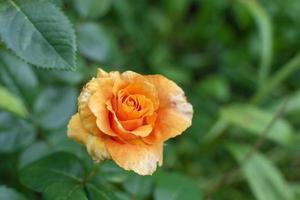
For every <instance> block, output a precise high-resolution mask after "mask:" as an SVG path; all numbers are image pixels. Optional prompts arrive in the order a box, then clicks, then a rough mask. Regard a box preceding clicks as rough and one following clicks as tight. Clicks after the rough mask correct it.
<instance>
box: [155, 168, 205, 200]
mask: <svg viewBox="0 0 300 200" xmlns="http://www.w3.org/2000/svg"><path fill="white" fill-rule="evenodd" d="M155 181H156V188H155V190H154V199H155V200H165V199H168V200H179V199H180V200H182V199H189V200H201V199H202V194H201V192H200V187H198V186H197V185H196V184H195V183H194V182H193V181H192V180H191V179H190V178H188V177H186V176H184V175H181V174H177V173H165V172H161V173H157V174H156V175H155Z"/></svg>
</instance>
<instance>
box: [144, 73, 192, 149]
mask: <svg viewBox="0 0 300 200" xmlns="http://www.w3.org/2000/svg"><path fill="white" fill-rule="evenodd" d="M146 78H147V79H148V80H149V81H150V82H151V83H152V84H154V85H155V86H156V89H157V91H158V98H159V102H160V105H159V108H158V110H157V119H156V123H155V126H154V130H153V132H152V133H151V134H150V135H149V136H148V137H146V138H144V141H147V142H150V143H153V142H155V141H156V140H159V141H165V140H168V139H169V138H172V137H175V136H177V135H180V134H181V133H183V131H185V130H186V129H187V128H188V127H189V126H191V124H192V117H193V107H192V105H191V104H190V103H188V102H187V100H186V97H185V95H184V92H183V90H182V89H181V88H180V87H179V86H178V85H176V83H174V82H173V81H171V80H169V79H167V78H165V77H163V76H161V75H150V76H146Z"/></svg>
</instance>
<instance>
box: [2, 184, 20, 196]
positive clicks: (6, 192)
mask: <svg viewBox="0 0 300 200" xmlns="http://www.w3.org/2000/svg"><path fill="white" fill-rule="evenodd" d="M0 199H3V200H5V199H7V200H25V197H24V196H23V195H22V194H20V193H19V192H17V191H16V190H15V189H12V188H8V187H6V186H4V185H0Z"/></svg>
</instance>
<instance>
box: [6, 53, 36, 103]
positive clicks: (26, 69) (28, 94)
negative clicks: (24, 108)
mask: <svg viewBox="0 0 300 200" xmlns="http://www.w3.org/2000/svg"><path fill="white" fill-rule="evenodd" d="M0 82H1V83H2V84H3V85H4V86H6V87H7V88H8V89H9V91H11V92H12V93H14V94H16V95H18V96H19V97H20V98H22V99H23V101H24V103H27V104H31V103H32V101H33V100H34V99H35V96H36V94H37V89H38V80H37V77H36V75H35V73H34V71H33V69H32V66H30V65H28V64H27V63H25V62H24V61H22V60H20V59H19V58H18V57H17V56H15V55H13V54H12V53H10V52H8V51H4V50H1V51H0Z"/></svg>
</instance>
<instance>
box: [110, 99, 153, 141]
mask: <svg viewBox="0 0 300 200" xmlns="http://www.w3.org/2000/svg"><path fill="white" fill-rule="evenodd" d="M106 105H107V109H108V110H109V111H110V113H111V115H112V117H111V118H112V119H111V120H110V122H111V126H112V127H113V130H114V131H115V132H117V133H118V134H119V135H120V136H121V137H123V138H124V139H133V138H135V136H141V137H146V136H147V135H149V134H150V133H151V131H152V125H151V124H146V125H142V126H140V127H138V128H136V129H134V130H132V131H129V130H126V129H125V128H124V127H123V125H122V123H121V122H120V121H119V119H118V117H117V115H116V113H115V111H114V110H113V108H112V105H111V102H110V101H108V102H106Z"/></svg>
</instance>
